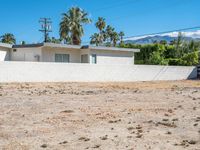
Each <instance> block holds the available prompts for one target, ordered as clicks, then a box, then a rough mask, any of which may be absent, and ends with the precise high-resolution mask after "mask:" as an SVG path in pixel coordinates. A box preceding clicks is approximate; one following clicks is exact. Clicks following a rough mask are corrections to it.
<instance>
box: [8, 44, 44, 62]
mask: <svg viewBox="0 0 200 150" xmlns="http://www.w3.org/2000/svg"><path fill="white" fill-rule="evenodd" d="M14 50H16V51H14ZM36 56H39V57H40V60H41V48H40V47H33V48H31V47H30V48H14V49H12V50H11V61H29V62H37V61H38V59H37V58H36ZM40 60H39V61H40Z"/></svg>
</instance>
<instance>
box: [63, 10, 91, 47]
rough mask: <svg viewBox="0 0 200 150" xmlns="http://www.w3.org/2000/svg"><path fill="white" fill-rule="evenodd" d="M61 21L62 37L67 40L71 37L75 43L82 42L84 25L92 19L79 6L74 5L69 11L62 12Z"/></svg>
mask: <svg viewBox="0 0 200 150" xmlns="http://www.w3.org/2000/svg"><path fill="white" fill-rule="evenodd" d="M62 16H63V17H62V20H61V22H60V37H61V39H64V40H67V38H69V37H70V38H71V41H72V43H71V44H74V45H80V44H81V37H82V36H83V34H84V30H83V25H84V24H88V23H90V22H91V20H90V19H89V18H88V14H87V13H86V12H85V11H84V10H82V9H81V8H79V7H72V8H71V9H70V10H69V11H68V12H67V13H63V14H62Z"/></svg>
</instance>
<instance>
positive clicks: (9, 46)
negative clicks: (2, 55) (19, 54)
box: [0, 43, 12, 48]
mask: <svg viewBox="0 0 200 150" xmlns="http://www.w3.org/2000/svg"><path fill="white" fill-rule="evenodd" d="M0 47H5V48H12V45H11V44H6V43H0Z"/></svg>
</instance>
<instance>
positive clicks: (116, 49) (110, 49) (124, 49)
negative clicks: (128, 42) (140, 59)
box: [83, 46, 140, 53]
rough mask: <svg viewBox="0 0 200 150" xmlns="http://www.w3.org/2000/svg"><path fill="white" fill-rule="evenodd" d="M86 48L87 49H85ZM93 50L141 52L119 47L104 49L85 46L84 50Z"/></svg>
mask: <svg viewBox="0 0 200 150" xmlns="http://www.w3.org/2000/svg"><path fill="white" fill-rule="evenodd" d="M84 47H85V48H84ZM86 48H87V49H92V50H106V51H121V52H134V53H136V52H140V49H131V48H118V47H102V46H83V49H86Z"/></svg>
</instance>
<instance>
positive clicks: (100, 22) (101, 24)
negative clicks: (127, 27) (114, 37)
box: [95, 17, 106, 43]
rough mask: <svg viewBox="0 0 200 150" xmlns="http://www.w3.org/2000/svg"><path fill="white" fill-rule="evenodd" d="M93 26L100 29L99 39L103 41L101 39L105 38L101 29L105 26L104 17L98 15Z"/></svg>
mask: <svg viewBox="0 0 200 150" xmlns="http://www.w3.org/2000/svg"><path fill="white" fill-rule="evenodd" d="M95 26H96V28H98V29H99V31H100V39H101V41H102V43H103V41H104V40H105V39H104V35H103V30H104V29H105V27H106V22H105V18H102V17H99V18H98V21H97V22H96V24H95Z"/></svg>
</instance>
